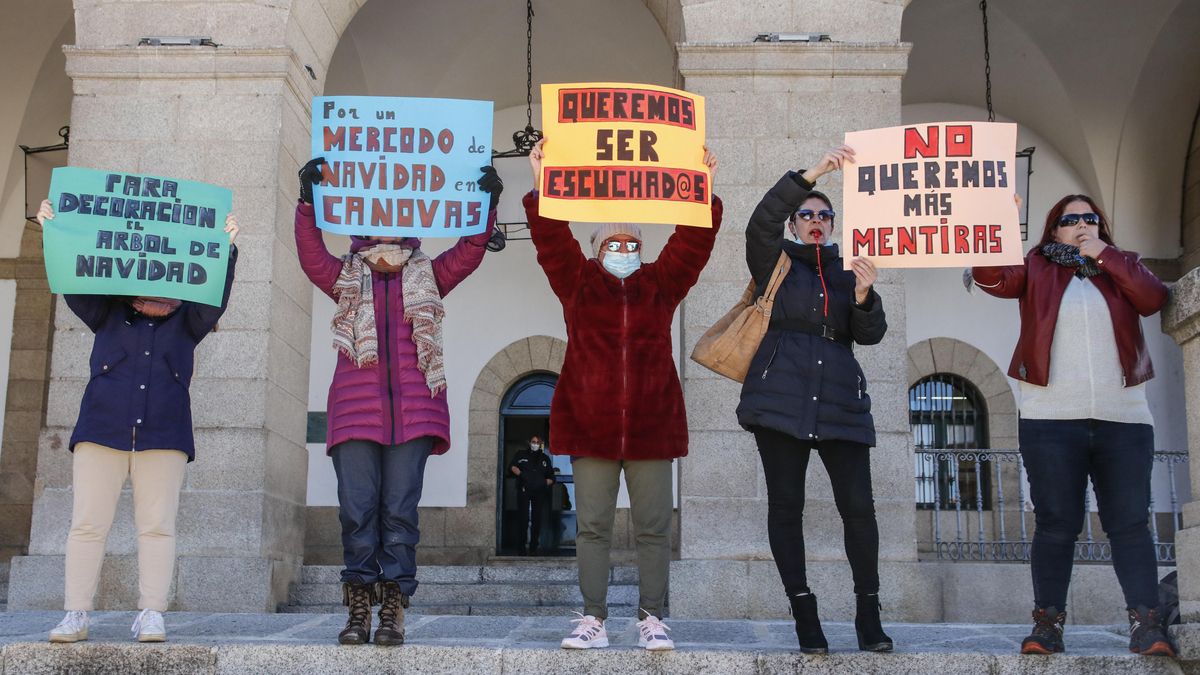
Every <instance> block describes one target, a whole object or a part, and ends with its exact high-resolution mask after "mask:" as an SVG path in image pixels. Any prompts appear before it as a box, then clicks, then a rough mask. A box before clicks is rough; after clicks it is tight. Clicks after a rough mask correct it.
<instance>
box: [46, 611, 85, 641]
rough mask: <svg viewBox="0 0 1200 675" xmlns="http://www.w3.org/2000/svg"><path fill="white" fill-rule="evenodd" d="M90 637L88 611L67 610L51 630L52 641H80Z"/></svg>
mask: <svg viewBox="0 0 1200 675" xmlns="http://www.w3.org/2000/svg"><path fill="white" fill-rule="evenodd" d="M87 637H88V615H87V612H67V615H66V616H64V617H63V620H62V621H59V622H58V625H57V626H55V627H54V630H52V631H50V641H51V642H79V641H80V640H86V639H87Z"/></svg>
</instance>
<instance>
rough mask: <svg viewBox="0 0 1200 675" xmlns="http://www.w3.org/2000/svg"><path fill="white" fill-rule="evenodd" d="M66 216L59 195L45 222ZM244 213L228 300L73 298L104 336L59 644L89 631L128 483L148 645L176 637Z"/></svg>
mask: <svg viewBox="0 0 1200 675" xmlns="http://www.w3.org/2000/svg"><path fill="white" fill-rule="evenodd" d="M52 218H54V211H53V209H52V208H51V204H50V202H49V201H44V202H42V205H41V208H40V209H39V210H38V215H37V219H38V222H39V223H41V224H43V225H44V224H45V222H46V221H47V220H50V219H52ZM238 231H239V227H238V222H237V218H236V217H234V216H233V215H232V214H230V215H229V216H228V217H227V218H226V219H225V232H227V233H228V234H229V268H228V271H227V272H226V275H225V291H224V295H223V296H222V299H221V305H220V306H219V307H213V306H211V305H204V304H200V303H197V302H185V301H180V300H174V299H171V298H157V297H135V298H128V297H113V296H104V295H64V296H63V299H64V300H66V302H67V307H70V308H71V311H72V312H74V313H75V316H78V317H79V318H80V319H81V320H82V321H83V323H84V324H85V325H87V327H88V329H90V330H91V331H92V332H93V333H95V334H96V339H95V342H94V343H93V344H92V356H91V364H90V368H91V380H90V381H88V385H87V388H86V389H84V392H83V401H82V403H81V404H80V406H79V419H78V421H76V422H75V431H74V433H72V434H71V442H70V446H69V447H70V449H71V451H72V453H74V457H73V458H72V472H71V475H72V481H71V488H72V492H73V494H74V504H73V507H72V510H71V530H70V533H69V534H68V535H67V547H66V561H65V567H66V593H65V605H66V610H67V615H66V616H65V617H64V618H63V620H62V621H61V622H60V623H59V624H58V626H56V627H55V628H54V630H52V631H50V641H51V642H78V641H80V640H86V639H87V638H88V623H89V622H88V614H87V613H88V612H89V611H91V610H92V607H93V605H92V603H93V602H94V600H95V596H96V588H97V587H98V585H99V583H100V569H101V566H102V565H103V563H104V546H105V542H107V540H108V532H109V529H110V528H111V527H112V522H113V517H114V516H115V515H116V511H117V502H118V500H119V499H120V497H121V489H122V488H123V487H124V486H125V481H126V480H127V479H128V481H129V482H130V484H131V485H132V487H133V519H134V523H135V525H136V526H137V549H138V591H139V597H138V609H140V610H141V612H140V613H139V614H138V616H137V620H135V621H134V622H133V634H134V636H135V637H136V638H137V640H138V641H139V642H164V641H165V640H166V639H167V629H166V626H165V623H164V621H163V614H162V613H163V612H165V611H167V596H168V594H169V593H170V590H171V579H172V577H174V576H175V517H176V513H177V512H178V510H179V491H180V489H181V488H182V487H183V474H184V468H185V467H186V466H187V464H188V462H191V461H192V460H194V459H195V457H196V443H195V438H194V437H193V434H192V405H191V396H190V394H189V387H190V385H191V382H192V368H193V360H194V358H195V352H196V346H197V345H198V344H200V341H201V340H203V339H204V338H205V337H206V336H207V335H208V334H209V333H211V332H212V331H213V330H215V329H216V326H217V321H218V320H219V319H220V318H221V315H222V314H224V313H225V308H226V307H227V306H228V304H229V293H230V291H231V290H232V289H233V271H234V267H235V266H236V264H237V259H238V249H237V246H235V245H234V243H233V242H234V240H235V239H236V238H237V235H238Z"/></svg>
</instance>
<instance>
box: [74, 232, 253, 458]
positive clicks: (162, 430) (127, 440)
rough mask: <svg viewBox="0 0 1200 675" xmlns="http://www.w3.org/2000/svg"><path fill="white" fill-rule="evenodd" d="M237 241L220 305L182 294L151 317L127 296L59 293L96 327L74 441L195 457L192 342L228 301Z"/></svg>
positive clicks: (195, 342) (209, 326)
mask: <svg viewBox="0 0 1200 675" xmlns="http://www.w3.org/2000/svg"><path fill="white" fill-rule="evenodd" d="M237 257H238V252H237V247H236V246H232V247H230V251H229V272H228V274H227V275H226V277H225V294H224V296H223V297H222V299H221V306H220V307H213V306H211V305H203V304H199V303H195V302H183V303H182V304H181V305H180V306H179V308H178V309H176V310H175V311H174V312H172V313H171V314H170V315H169V316H165V317H161V318H156V317H148V316H145V315H143V314H140V313H139V312H137V311H135V310H134V309H133V307H132V306H131V305H130V304H129V303H128V302H127V301H126V300H124V299H121V298H116V297H112V296H105V295H64V296H63V299H65V300H66V301H67V306H68V307H70V308H71V311H73V312H75V315H76V316H78V317H79V318H80V319H82V320H83V322H84V323H85V324H87V327H88V328H90V329H91V330H92V332H93V333H95V334H96V340H95V342H94V343H93V344H92V356H91V360H90V373H89V377H90V379H89V381H88V384H87V388H86V389H85V390H84V392H83V401H82V403H81V404H80V406H79V420H78V421H77V422H76V423H75V432H74V433H73V434H72V435H71V445H70V448H71V450H72V451H74V450H75V445H76V444H77V443H82V442H85V441H86V442H91V443H96V444H98V445H103V446H106V447H109V448H113V449H115V450H130V451H136V450H179V451H181V452H183V453H185V454H186V455H187V457H188V461H189V462H190V461H192V460H193V459H195V454H196V447H195V440H194V438H193V436H192V403H191V396H190V394H189V391H188V387H189V386H190V385H191V382H192V365H193V359H194V356H195V351H196V345H198V344H199V343H200V341H201V340H203V339H204V338H205V336H207V335H208V334H209V333H211V332H212V330H213V328H214V327H216V325H217V321H218V320H219V319H220V318H221V315H222V314H224V313H225V308H226V306H227V305H228V304H229V291H230V290H231V289H232V287H233V271H234V266H235V264H236V263H237Z"/></svg>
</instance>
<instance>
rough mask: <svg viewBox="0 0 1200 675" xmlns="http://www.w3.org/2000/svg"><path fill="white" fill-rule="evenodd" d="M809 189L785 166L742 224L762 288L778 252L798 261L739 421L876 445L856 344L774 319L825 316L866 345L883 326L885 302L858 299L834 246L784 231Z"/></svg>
mask: <svg viewBox="0 0 1200 675" xmlns="http://www.w3.org/2000/svg"><path fill="white" fill-rule="evenodd" d="M812 190H813V186H812V185H811V184H810V183H808V182H807V181H805V180H804V179H803V178H802V177H801V176H800V175H799V174H796V173H792V172H788V174H787V175H785V176H783V177H782V178H780V179H779V182H777V183H776V184H775V186H774V187H772V188H771V189H770V191H768V192H767V194H766V195H765V196H764V197H763V199H762V201H760V202H759V204H758V206H757V207H756V208H755V209H754V213H753V214H752V215H751V216H750V222H749V224H748V225H747V226H746V262H747V264H748V265H749V267H750V273H751V275H752V276H753V277H754V281H755V282H756V283H757V285H758V288H759V292H760V293H761V292H762V291H763V290H764V289H765V287H766V283H767V281H768V280H769V279H770V277H771V273H772V272H773V271H774V269H775V265H776V263H777V262H778V261H779V253H780V251H784V252H786V253H787V254H788V256H789V257H790V258H791V262H792V267H791V270H790V271H789V272H788V274H787V276H786V277H784V280H783V283H782V284H780V286H779V290H778V291H777V292H776V295H775V306H774V309H773V310H772V316H771V321H772V324H775V325H773V326H772V327H771V328H769V329H768V330H767V334H766V335H765V336H764V337H763V341H762V344H761V345H759V349H758V351H757V352H756V353H755V355H754V358H753V359H751V362H750V370H749V372H748V373H747V374H746V380H745V382H744V383H743V385H742V398H741V402H740V404H739V405H738V408H737V416H738V422H739V423H740V424H741V425H742V427H743V428H745V429H747V430H750V431H753V430H754V429H755V428H766V429H773V430H775V431H779V432H782V433H785V434H788V435H789V436H793V437H795V438H798V439H800V440H802V441H811V442H813V443H818V442H820V441H835V440H836V441H848V442H853V443H861V444H864V445H868V446H873V445H875V421H874V419H873V418H872V417H871V397H870V395H868V394H867V381H866V378H865V377H864V376H863V371H862V368H861V367H860V366H859V364H858V360H857V359H855V358H854V352H853V350H852V349H851V347H850V346H849V345H846V344H842V343H839V342H835V341H832V340H829V339H826V338H824V337H821V336H819V335H812V334H809V333H805V332H799V331H795V330H788V329H786V328H781V327H779V326H778V324H779V323H780V322H783V321H786V320H788V319H799V320H803V321H806V322H808V323H811V324H817V325H820V324H825V325H828V326H829V327H830V328H832V329H833V330H834V331H836V332H837V333H838V334H839V335H842V336H845V337H847V338H849V339H850V340H852V341H853V342H856V343H858V344H861V345H872V344H877V343H879V341H880V340H882V339H883V336H884V333H885V332H886V331H887V321H886V319H885V317H884V313H883V300H882V299H880V297H879V295H878V294H877V293H876V292H875V290H874V289H872V290H871V292H870V294H869V295H868V296H867V300H866V301H865V302H864V303H863V304H862V305H858V304H857V303H856V302H855V297H854V273H853V272H852V271H850V270H849V269H846V266H845V263H844V261H843V260H842V257H841V255H840V254H839V251H838V247H837V246H836V245H830V246H815V245H812V244H798V243H796V242H793V241H789V240H786V239H785V238H784V236H783V234H784V224H785V222H786V221H787V219H788V218H789V217H790V216H791V215H792V214H793V213H795V211H796V209H798V208H799V207H800V205H801V204H803V203H804V200H805V199H807V198H808V195H809V192H810V191H812ZM818 256H819V257H820V268H819V270H818V259H817V258H818ZM822 276H823V277H824V282H825V283H824V287H822V284H821V281H822ZM826 293H828V295H829V297H828V301H829V305H828V307H829V309H828V314H827V315H826V314H825V301H826V298H825V294H826Z"/></svg>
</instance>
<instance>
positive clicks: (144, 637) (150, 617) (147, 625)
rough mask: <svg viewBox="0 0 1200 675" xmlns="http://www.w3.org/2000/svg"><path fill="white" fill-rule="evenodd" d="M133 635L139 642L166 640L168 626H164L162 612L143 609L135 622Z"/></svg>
mask: <svg viewBox="0 0 1200 675" xmlns="http://www.w3.org/2000/svg"><path fill="white" fill-rule="evenodd" d="M133 635H134V637H136V638H137V640H138V642H166V641H167V628H166V627H165V626H163V615H162V612H156V611H154V610H153V609H143V610H142V613H141V614H138V618H137V619H135V620H134V622H133Z"/></svg>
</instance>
